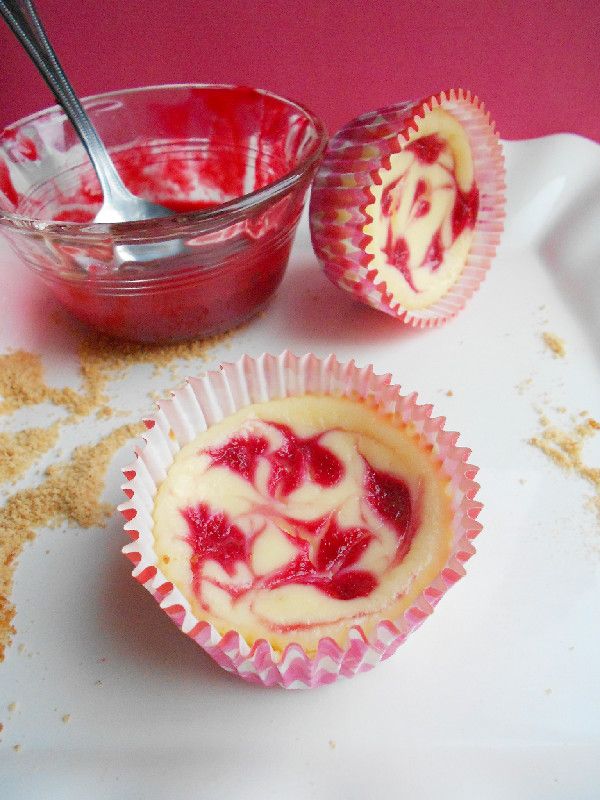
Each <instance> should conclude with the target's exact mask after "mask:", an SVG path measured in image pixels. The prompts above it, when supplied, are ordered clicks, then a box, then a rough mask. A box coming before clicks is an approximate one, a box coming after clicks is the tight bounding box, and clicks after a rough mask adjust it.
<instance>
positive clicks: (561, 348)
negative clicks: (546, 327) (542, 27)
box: [542, 331, 566, 358]
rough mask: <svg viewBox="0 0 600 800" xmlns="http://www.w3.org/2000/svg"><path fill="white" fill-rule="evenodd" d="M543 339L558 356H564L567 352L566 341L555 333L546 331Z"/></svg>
mask: <svg viewBox="0 0 600 800" xmlns="http://www.w3.org/2000/svg"><path fill="white" fill-rule="evenodd" d="M542 339H543V340H544V344H545V345H546V347H547V348H548V349H549V350H551V351H552V352H553V353H554V355H555V356H556V357H557V358H564V357H565V354H566V350H565V343H564V342H563V340H562V339H561V338H560V337H559V336H557V335H556V334H555V333H549V332H548V331H544V333H542Z"/></svg>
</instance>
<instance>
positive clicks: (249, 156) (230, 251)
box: [0, 84, 327, 342]
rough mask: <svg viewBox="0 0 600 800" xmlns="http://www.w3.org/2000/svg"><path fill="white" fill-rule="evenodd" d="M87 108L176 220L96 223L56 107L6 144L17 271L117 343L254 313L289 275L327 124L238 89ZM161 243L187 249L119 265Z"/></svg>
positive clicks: (197, 89) (94, 194) (1, 198)
mask: <svg viewBox="0 0 600 800" xmlns="http://www.w3.org/2000/svg"><path fill="white" fill-rule="evenodd" d="M84 105H85V107H86V109H87V111H88V113H89V114H90V116H91V118H92V119H93V121H94V124H95V125H96V127H97V128H98V130H99V132H100V135H101V137H102V138H103V140H104V142H105V143H106V145H107V146H108V148H109V150H110V151H111V153H112V155H113V158H114V160H115V162H116V164H117V168H118V170H119V172H120V174H121V176H122V177H123V179H124V181H125V183H126V184H127V186H128V187H129V188H130V189H131V190H132V191H133V192H134V193H136V194H138V195H140V196H143V197H146V198H147V199H149V200H154V201H156V202H158V203H161V204H164V205H166V206H169V207H170V208H171V209H172V210H174V211H175V212H176V213H175V216H173V217H168V218H164V219H159V220H149V221H143V222H126V223H115V224H100V223H94V222H92V220H93V218H94V215H95V214H96V212H97V210H98V209H99V207H100V204H101V201H102V194H101V191H100V187H99V185H98V182H97V179H96V176H95V174H94V171H93V170H92V167H91V165H90V163H89V161H88V159H87V156H86V154H85V151H84V149H83V147H82V145H81V143H80V142H79V140H78V139H77V137H76V135H75V133H74V131H73V128H72V127H71V125H70V123H69V121H68V120H67V118H66V117H65V115H64V113H63V112H62V111H61V110H60V109H59V108H58V107H54V108H50V109H47V110H44V111H41V112H39V113H37V114H34V115H32V116H30V117H27V118H25V119H22V120H20V121H19V122H16V123H14V124H13V125H10V126H9V127H8V128H6V129H5V130H4V131H3V132H2V134H0V231H1V232H2V234H3V235H4V236H5V237H6V238H7V239H8V241H9V243H10V245H11V246H12V249H13V250H14V251H15V253H16V254H17V255H18V257H19V260H20V261H21V262H22V263H24V264H26V265H27V266H29V267H31V268H32V269H33V270H34V271H35V272H36V273H37V274H38V275H39V276H40V278H42V280H44V281H45V283H46V284H47V285H48V287H49V288H50V289H51V291H52V292H53V293H54V295H55V296H56V297H57V298H58V300H59V301H60V302H61V303H62V304H63V305H64V306H65V307H66V308H67V309H68V310H69V311H71V312H72V313H73V314H74V315H75V316H76V317H78V318H79V319H80V320H82V321H83V322H85V323H87V324H89V325H91V326H93V327H94V328H96V329H98V330H101V331H103V332H105V333H108V334H110V335H113V336H118V337H124V338H128V339H133V340H137V341H146V342H157V341H174V340H177V339H185V338H190V337H198V336H205V335H210V334H213V333H216V332H218V331H222V330H226V329H227V328H230V327H233V326H234V325H237V324H239V323H240V322H242V321H243V320H244V319H247V318H249V317H250V316H252V315H253V314H255V313H257V312H258V311H260V310H261V309H262V308H263V307H264V306H265V304H266V303H267V301H268V300H269V299H270V297H271V296H272V295H273V293H274V292H275V290H276V288H277V286H278V285H279V283H280V281H281V279H282V277H283V273H284V271H285V268H286V266H287V261H288V257H289V253H290V248H291V245H292V241H293V237H294V233H295V230H296V226H297V223H298V219H299V217H300V214H301V212H302V208H303V205H304V200H305V196H306V192H307V189H308V187H309V186H310V184H311V181H312V178H313V176H314V173H315V170H316V168H317V166H318V163H319V160H320V158H321V156H322V153H323V150H324V147H325V144H326V141H327V136H326V132H325V129H324V127H323V125H322V123H321V122H320V121H319V120H318V119H317V118H316V117H315V116H314V115H313V114H311V113H310V112H309V111H307V110H306V109H305V108H303V107H302V106H300V105H298V104H297V103H294V102H292V101H290V100H286V99H285V98H281V97H277V96H276V95H274V94H271V93H269V92H265V91H262V90H257V89H252V88H248V87H242V86H225V85H207V84H195V85H188V84H185V85H172V86H153V87H147V88H140V89H131V90H126V91H117V92H110V93H107V94H102V95H97V96H95V97H90V98H87V99H86V100H84ZM169 239H181V240H183V241H184V242H185V244H186V252H185V253H184V254H182V255H179V256H177V257H175V258H171V259H168V260H160V261H153V262H149V263H146V264H133V263H130V262H129V263H128V262H127V261H125V262H124V263H123V260H122V258H120V257H118V255H117V254H118V252H119V251H118V250H116V248H118V246H119V245H137V244H150V243H156V242H160V241H166V240H169ZM121 252H122V251H121Z"/></svg>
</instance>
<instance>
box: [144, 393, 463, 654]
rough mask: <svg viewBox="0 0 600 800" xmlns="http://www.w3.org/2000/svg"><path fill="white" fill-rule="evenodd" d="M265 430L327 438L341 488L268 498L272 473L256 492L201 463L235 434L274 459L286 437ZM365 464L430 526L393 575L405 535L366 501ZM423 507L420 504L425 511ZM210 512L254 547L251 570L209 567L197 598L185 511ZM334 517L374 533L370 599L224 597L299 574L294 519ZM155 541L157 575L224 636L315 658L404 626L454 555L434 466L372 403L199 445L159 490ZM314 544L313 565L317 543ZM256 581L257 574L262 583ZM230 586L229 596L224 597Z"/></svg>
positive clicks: (295, 410)
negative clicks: (300, 650)
mask: <svg viewBox="0 0 600 800" xmlns="http://www.w3.org/2000/svg"><path fill="white" fill-rule="evenodd" d="M263 420H267V421H272V422H276V423H282V424H285V425H288V426H289V427H291V428H292V430H293V431H294V432H295V433H296V434H297V435H299V436H302V437H309V436H315V435H317V434H320V433H323V434H324V435H323V436H322V438H321V439H320V440H319V441H320V444H322V445H323V446H325V447H327V448H328V449H329V450H331V451H332V452H333V453H334V454H335V455H336V456H337V457H338V458H339V459H340V460H341V462H342V463H343V465H344V475H343V478H342V479H341V480H340V481H339V482H338V483H337V484H336V485H334V486H332V487H329V488H324V487H322V486H320V485H318V484H316V483H314V482H312V481H311V480H310V479H307V480H306V481H305V482H304V483H303V484H301V485H300V486H299V487H298V488H297V489H296V490H295V491H293V492H292V493H291V494H289V495H288V496H287V497H284V498H281V499H273V498H271V497H270V496H269V493H268V489H267V480H268V473H269V465H268V463H267V461H266V460H264V459H260V460H259V464H258V469H257V473H256V478H255V480H254V483H253V484H251V483H250V482H248V481H247V480H245V479H244V478H243V477H242V476H240V475H239V474H237V473H235V472H233V471H231V470H230V469H229V468H227V467H225V466H220V465H219V466H216V465H212V466H211V464H212V459H211V458H210V456H208V455H207V454H206V452H203V451H204V450H206V449H207V448H211V447H218V446H220V445H222V444H223V443H224V442H226V441H227V440H228V439H229V438H230V437H231V436H232V435H233V434H234V433H237V434H239V433H244V432H245V433H248V434H260V435H261V436H266V437H267V438H269V441H270V444H271V446H272V447H273V448H276V447H278V446H280V444H281V442H282V439H281V434H280V432H279V431H277V430H276V429H273V428H272V427H270V426H268V425H265V423H264V422H263ZM363 458H366V459H367V461H368V462H369V463H370V464H371V466H372V467H373V468H374V469H376V470H380V471H384V472H387V473H388V474H391V475H394V476H397V477H399V478H401V479H402V480H403V481H404V482H405V483H406V484H407V485H408V487H409V489H410V494H411V498H412V503H413V509H415V506H417V505H418V509H417V510H415V512H414V513H416V514H417V515H418V516H417V518H418V519H420V524H419V527H418V530H417V532H416V533H415V536H414V539H413V542H412V546H411V548H410V550H409V552H408V554H407V555H406V557H405V558H404V559H403V560H402V561H401V562H400V563H399V564H397V563H395V561H394V557H395V555H396V552H397V545H398V539H397V534H396V532H395V531H394V530H393V529H392V528H391V527H390V526H389V525H387V524H386V523H385V522H384V521H383V520H382V519H381V518H380V517H379V516H378V515H377V514H376V513H375V512H374V511H373V509H372V508H371V506H370V505H369V504H368V503H367V502H366V500H365V498H364V496H363V495H364V480H365V465H364V461H363ZM417 498H418V500H417ZM200 503H206V504H208V505H209V506H210V508H211V509H213V510H215V511H225V512H226V513H227V514H228V515H229V517H230V519H231V520H232V522H233V523H234V524H235V525H236V526H238V528H240V529H241V530H242V531H243V532H244V534H245V536H246V537H247V539H248V541H249V542H250V543H251V553H250V564H249V565H247V564H245V563H243V562H237V563H236V565H235V571H234V574H233V575H229V574H227V572H226V570H224V569H223V567H222V566H220V565H219V564H218V563H217V562H216V561H205V562H204V563H203V565H202V572H201V581H200V591H199V593H198V594H196V593H195V592H194V590H193V586H192V569H191V566H190V558H191V556H192V550H191V548H190V546H189V545H188V544H187V542H186V537H187V536H188V527H187V523H186V521H185V519H184V518H183V516H182V514H181V510H182V509H184V508H187V507H190V506H197V505H198V504H200ZM328 513H335V514H336V515H337V520H338V523H339V525H341V526H343V527H352V526H359V527H363V528H364V527H365V526H366V527H367V528H368V529H369V530H370V531H371V533H372V534H373V538H372V541H371V542H370V543H369V545H368V547H367V549H366V550H365V551H364V552H363V553H362V555H361V557H360V559H359V561H358V562H357V563H356V564H354V565H353V566H352V568H353V569H360V570H368V571H369V572H371V573H372V574H373V575H375V576H376V578H377V581H378V585H377V587H376V588H375V590H374V591H372V592H371V593H370V594H369V595H368V596H367V597H358V598H355V599H352V600H340V599H337V598H333V597H331V596H329V595H327V594H325V593H324V592H323V591H321V590H320V589H319V588H316V587H314V586H310V585H305V584H286V585H283V586H279V587H277V588H272V589H267V588H260V587H255V588H250V589H249V590H248V591H245V592H244V593H243V594H241V596H239V597H237V598H234V597H232V594H231V593H230V592H229V591H227V588H226V587H235V588H237V589H247V588H248V587H249V586H252V583H253V581H255V580H256V578H257V576H261V575H268V574H270V573H272V572H275V571H277V570H280V569H281V568H283V567H285V566H286V565H287V564H289V563H290V562H291V561H292V560H293V559H294V557H295V556H296V555H297V554H298V549H297V548H296V547H295V546H294V544H293V542H290V539H289V538H288V537H286V536H285V531H286V530H288V531H289V532H291V533H295V532H297V529H296V528H295V527H294V525H293V524H292V523H290V522H289V521H286V520H285V519H284V518H286V517H287V518H290V517H292V518H294V519H298V520H306V521H310V520H315V519H318V518H320V517H323V516H324V515H326V514H328ZM153 519H154V538H155V546H156V554H157V557H158V563H159V565H160V568H161V570H162V571H163V573H164V574H165V576H166V577H167V578H168V579H169V580H171V581H172V582H173V583H174V584H175V585H176V586H177V587H178V588H179V589H180V591H181V592H182V594H183V595H184V596H185V597H186V598H187V599H188V601H189V602H190V605H191V607H192V610H193V612H194V614H195V615H196V616H197V617H198V618H199V619H205V620H209V621H210V622H212V623H213V624H214V625H215V626H216V628H217V629H218V630H219V631H220V632H221V633H225V632H227V631H228V630H232V629H233V630H237V631H239V632H240V633H241V634H242V635H243V636H244V637H245V638H246V640H247V641H248V642H249V643H253V642H254V641H256V640H257V639H261V638H265V639H267V640H268V641H270V642H271V644H272V645H273V646H274V647H275V648H278V649H283V648H284V647H285V646H286V645H287V644H289V643H290V642H294V641H295V642H298V643H299V644H301V645H302V646H303V647H304V648H305V649H307V650H308V651H311V650H314V649H315V648H316V645H317V643H318V640H319V638H321V637H323V636H331V637H332V638H334V639H335V640H337V641H338V642H339V643H343V642H344V641H345V639H346V637H347V632H348V629H349V628H350V627H351V626H352V625H353V624H360V625H361V626H362V627H363V629H364V630H365V632H367V633H368V632H369V631H371V630H372V629H373V628H374V626H375V625H376V624H377V622H379V621H380V620H382V619H387V618H392V619H394V618H398V617H399V616H400V615H401V614H402V612H403V611H404V610H406V609H407V608H408V607H409V606H410V604H411V603H412V602H413V600H414V599H415V597H416V596H417V595H418V594H419V593H420V592H421V591H422V590H423V589H424V588H425V587H426V586H427V585H429V584H430V583H431V581H432V580H433V579H434V578H435V576H436V575H437V574H438V573H439V572H440V570H441V569H442V568H443V566H444V563H445V561H446V559H447V557H448V553H449V549H450V545H451V524H450V523H451V510H450V501H449V493H448V482H447V479H446V478H444V477H443V476H442V474H441V473H440V470H439V465H438V463H437V461H436V459H435V457H434V456H433V455H432V454H431V453H430V452H429V451H428V450H426V449H425V448H423V447H422V445H421V444H420V443H419V440H418V438H417V436H416V434H415V433H414V431H413V429H412V428H411V427H410V426H408V427H407V426H400V427H399V424H398V423H397V422H392V420H391V419H390V418H389V417H387V416H383V415H382V414H381V413H379V412H378V411H377V410H375V409H373V408H372V407H370V406H368V405H366V404H365V403H364V402H362V401H357V400H350V399H347V398H332V397H318V396H305V397H302V398H286V399H284V400H273V401H270V402H267V403H261V404H256V405H252V406H249V407H247V408H245V409H243V410H241V411H239V412H237V413H236V414H234V415H232V416H230V417H228V418H227V419H225V420H223V421H222V422H220V423H218V424H217V425H214V426H213V427H211V428H210V429H209V430H207V431H205V432H204V433H202V434H200V435H199V436H198V437H197V438H196V439H195V440H194V441H193V442H191V443H190V444H189V445H187V446H186V447H184V448H183V449H182V450H181V451H180V452H179V453H178V455H177V456H176V458H175V461H174V463H173V464H172V466H171V467H170V469H169V471H168V475H167V478H166V480H165V481H164V482H163V484H162V485H161V486H160V488H159V491H158V494H157V497H156V501H155V507H154V514H153ZM306 538H307V540H308V541H309V542H310V555H311V560H313V563H314V558H315V557H316V548H317V546H318V541H317V540H316V539H315V537H314V536H311V535H308V536H306ZM253 573H254V574H253ZM216 584H220V585H216Z"/></svg>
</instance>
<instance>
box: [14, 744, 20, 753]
mask: <svg viewBox="0 0 600 800" xmlns="http://www.w3.org/2000/svg"><path fill="white" fill-rule="evenodd" d="M13 750H14V751H15V753H20V752H21V745H20V744H13Z"/></svg>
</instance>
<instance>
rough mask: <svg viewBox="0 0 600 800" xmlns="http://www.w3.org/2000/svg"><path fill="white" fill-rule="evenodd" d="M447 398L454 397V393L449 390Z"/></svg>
mask: <svg viewBox="0 0 600 800" xmlns="http://www.w3.org/2000/svg"><path fill="white" fill-rule="evenodd" d="M446 397H454V392H453V391H452V389H448V391H447V392H446Z"/></svg>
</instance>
